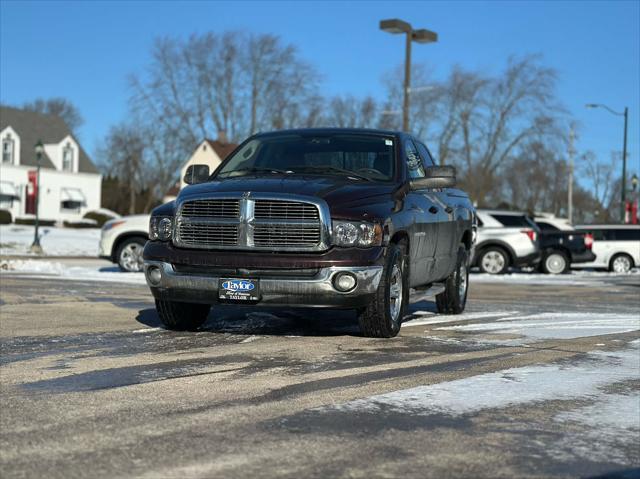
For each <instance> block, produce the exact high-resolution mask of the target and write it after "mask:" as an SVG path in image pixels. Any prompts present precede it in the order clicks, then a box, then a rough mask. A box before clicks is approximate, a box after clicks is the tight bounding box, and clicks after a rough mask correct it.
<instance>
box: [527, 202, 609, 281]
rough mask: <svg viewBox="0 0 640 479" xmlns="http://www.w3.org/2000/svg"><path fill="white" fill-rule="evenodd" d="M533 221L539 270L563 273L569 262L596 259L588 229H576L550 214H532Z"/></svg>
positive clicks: (578, 262) (574, 262) (562, 219)
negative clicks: (536, 227) (537, 235)
mask: <svg viewBox="0 0 640 479" xmlns="http://www.w3.org/2000/svg"><path fill="white" fill-rule="evenodd" d="M534 221H535V223H536V225H537V226H538V228H539V229H540V235H539V245H540V251H541V254H542V260H541V261H540V270H541V271H542V272H543V273H547V274H562V273H566V272H567V271H569V269H570V268H571V267H572V266H575V265H578V264H580V263H588V262H593V261H594V260H595V259H596V255H595V254H594V253H593V251H592V246H593V236H592V235H591V234H590V233H588V232H584V231H577V230H576V229H575V228H574V227H573V226H571V223H569V221H568V220H566V219H564V218H556V217H555V216H553V215H544V216H536V217H535V218H534Z"/></svg>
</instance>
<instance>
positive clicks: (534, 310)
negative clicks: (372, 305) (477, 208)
mask: <svg viewBox="0 0 640 479" xmlns="http://www.w3.org/2000/svg"><path fill="white" fill-rule="evenodd" d="M0 281H1V286H2V287H1V289H0V345H1V356H0V381H1V386H2V388H1V391H0V414H1V420H0V426H1V427H0V429H1V431H0V471H2V474H1V475H2V477H7V478H8V477H51V478H70V477H141V478H164V477H180V478H187V477H189V478H190V477H197V478H205V477H207V478H208V477H274V476H278V477H399V476H400V477H401V476H405V477H434V478H441V477H492V478H493V477H597V476H599V475H603V474H617V477H637V474H638V468H640V404H639V403H640V401H638V395H639V391H640V332H639V330H640V274H633V275H627V276H612V275H608V274H585V275H571V276H563V277H558V278H544V277H540V276H538V275H533V276H530V277H526V276H512V277H504V278H497V279H496V278H487V277H484V276H472V278H471V289H470V300H469V303H468V307H467V312H466V313H465V314H464V315H461V316H439V315H436V314H435V313H434V311H435V307H434V304H433V303H430V302H420V303H417V304H414V305H412V308H411V314H410V315H409V316H408V317H407V318H406V319H405V323H404V325H403V327H402V330H401V332H400V335H399V336H398V337H397V338H394V339H391V340H379V339H366V338H362V337H360V336H359V332H358V326H357V323H356V320H355V316H354V315H352V314H350V313H348V312H336V311H305V310H295V311H294V310H287V311H283V310H263V309H232V308H220V309H218V310H214V311H213V312H212V314H211V315H210V317H209V320H208V321H207V323H206V324H205V325H204V327H203V329H202V330H201V331H199V332H196V333H182V332H180V333H176V332H170V331H167V330H164V329H162V328H160V324H159V320H158V317H157V315H156V313H155V310H154V306H153V303H152V300H151V297H150V294H149V292H148V290H147V288H146V286H144V285H143V284H136V283H135V282H133V283H128V284H127V283H120V282H118V281H109V282H105V281H93V280H79V279H69V278H65V279H62V278H60V277H58V276H55V275H51V276H47V274H44V273H43V274H38V275H34V274H30V275H29V274H18V273H15V274H14V273H11V272H4V273H2V275H1V276H0ZM634 469H635V472H634ZM634 474H635V476H634ZM612 477H615V476H612Z"/></svg>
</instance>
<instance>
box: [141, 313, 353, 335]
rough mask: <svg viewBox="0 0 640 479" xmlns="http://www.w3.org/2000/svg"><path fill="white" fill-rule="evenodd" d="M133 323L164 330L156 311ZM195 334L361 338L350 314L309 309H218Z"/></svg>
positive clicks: (142, 315) (144, 314)
mask: <svg viewBox="0 0 640 479" xmlns="http://www.w3.org/2000/svg"><path fill="white" fill-rule="evenodd" d="M136 321H138V322H139V323H141V324H143V325H145V326H149V327H152V328H163V327H164V326H163V325H162V322H161V321H160V318H159V317H158V313H157V311H156V310H155V308H148V309H141V310H140V311H138V315H137V316H136ZM198 332H210V333H227V334H241V335H249V336H251V335H259V336H361V335H362V334H361V333H360V328H359V326H358V321H357V319H356V316H355V313H354V312H352V311H341V310H310V309H306V310H305V309H300V310H296V309H273V310H272V309H260V310H259V311H256V310H255V309H252V308H245V307H237V306H235V307H228V306H218V307H216V308H212V310H211V312H210V313H209V318H208V319H207V321H206V322H205V323H204V324H203V325H202V326H201V327H200V328H199V329H198Z"/></svg>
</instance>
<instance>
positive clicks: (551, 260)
mask: <svg viewBox="0 0 640 479" xmlns="http://www.w3.org/2000/svg"><path fill="white" fill-rule="evenodd" d="M569 266H570V262H569V258H568V256H567V255H566V254H565V253H563V252H562V251H550V252H549V253H547V254H546V255H545V256H544V258H543V260H542V271H543V272H545V273H547V274H563V273H566V272H567V271H569Z"/></svg>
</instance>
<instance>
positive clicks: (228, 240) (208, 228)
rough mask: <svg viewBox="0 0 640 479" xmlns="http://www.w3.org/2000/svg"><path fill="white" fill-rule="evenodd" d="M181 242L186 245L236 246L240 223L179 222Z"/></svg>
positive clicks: (206, 246)
mask: <svg viewBox="0 0 640 479" xmlns="http://www.w3.org/2000/svg"><path fill="white" fill-rule="evenodd" d="M178 224H179V230H180V233H179V235H180V242H181V243H182V244H183V245H185V246H198V247H205V248H208V247H215V246H236V245H237V244H238V225H217V224H193V223H189V224H185V223H178Z"/></svg>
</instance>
